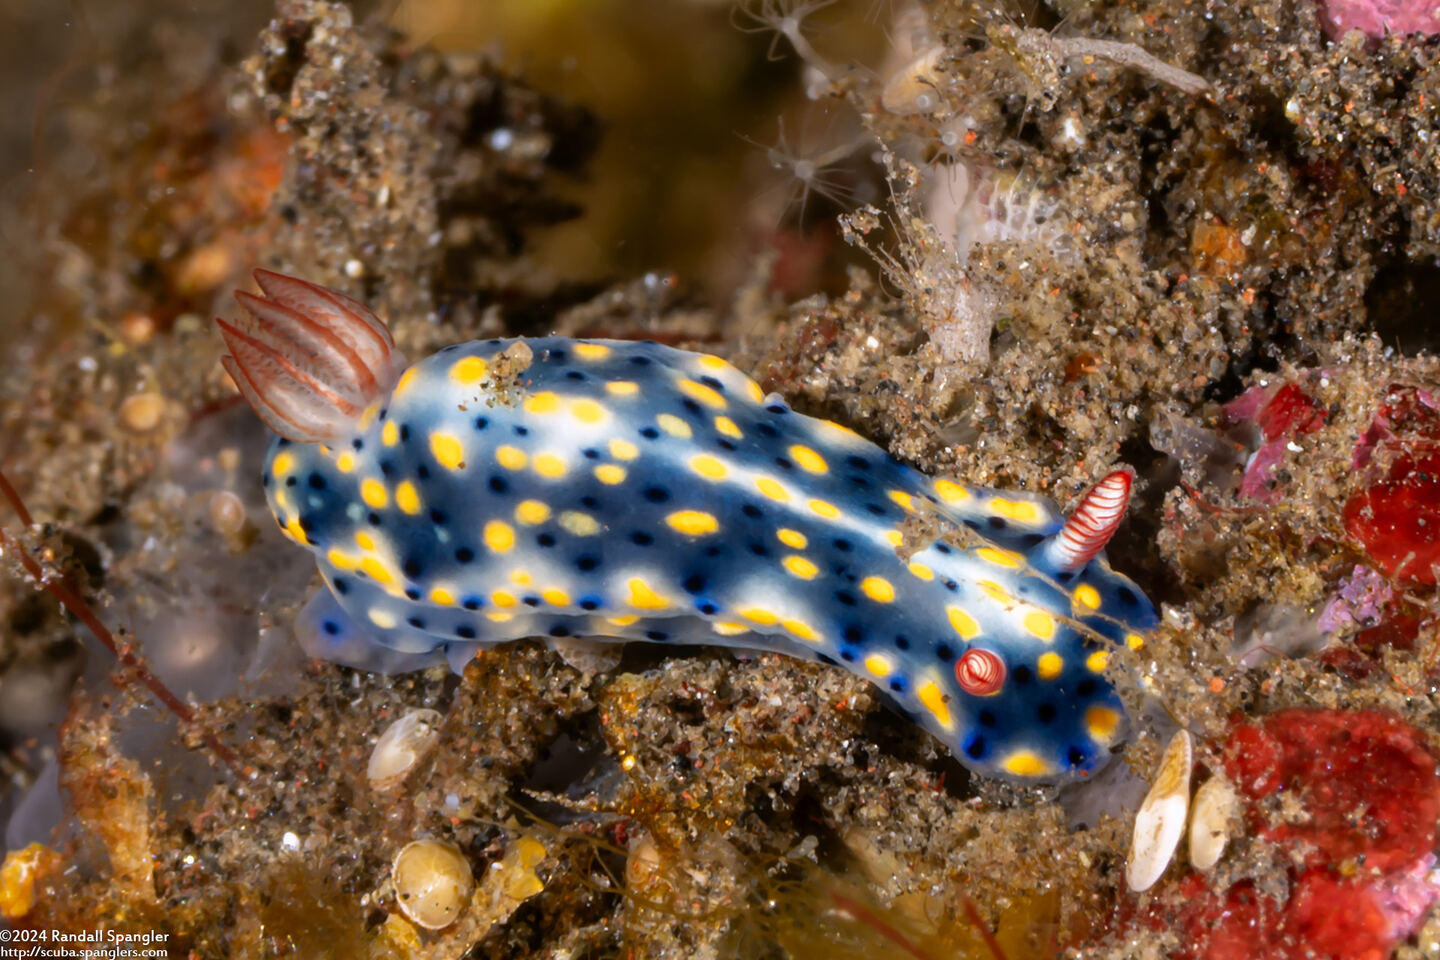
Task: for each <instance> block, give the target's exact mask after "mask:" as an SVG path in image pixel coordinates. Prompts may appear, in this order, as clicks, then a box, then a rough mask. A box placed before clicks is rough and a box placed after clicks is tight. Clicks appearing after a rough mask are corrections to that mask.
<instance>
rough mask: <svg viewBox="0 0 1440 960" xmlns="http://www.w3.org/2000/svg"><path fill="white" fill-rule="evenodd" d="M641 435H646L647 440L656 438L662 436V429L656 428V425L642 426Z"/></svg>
mask: <svg viewBox="0 0 1440 960" xmlns="http://www.w3.org/2000/svg"><path fill="white" fill-rule="evenodd" d="M640 436H642V437H644V438H645V439H646V440H654V439H655V438H657V437H659V436H660V431H659V430H656V429H655V428H654V427H641V428H640Z"/></svg>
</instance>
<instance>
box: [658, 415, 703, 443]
mask: <svg viewBox="0 0 1440 960" xmlns="http://www.w3.org/2000/svg"><path fill="white" fill-rule="evenodd" d="M655 422H656V423H657V424H658V425H659V427H660V429H661V430H664V431H665V432H666V433H668V434H670V436H672V437H679V438H681V439H682V440H687V439H689V438H690V437H692V436H694V431H693V430H691V429H690V424H688V423H686V422H685V421H684V420H681V419H680V418H679V417H677V416H675V415H674V414H673V413H662V414H660V416H658V417H656V418H655Z"/></svg>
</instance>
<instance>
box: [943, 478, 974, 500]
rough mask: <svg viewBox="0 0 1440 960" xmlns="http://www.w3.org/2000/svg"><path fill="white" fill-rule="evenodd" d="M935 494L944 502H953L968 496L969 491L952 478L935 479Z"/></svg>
mask: <svg viewBox="0 0 1440 960" xmlns="http://www.w3.org/2000/svg"><path fill="white" fill-rule="evenodd" d="M935 494H936V495H937V496H938V497H939V498H940V499H941V500H944V501H945V502H946V503H955V502H956V501H959V500H966V499H969V497H970V491H969V490H966V489H965V488H964V487H962V486H960V484H958V483H956V482H955V481H953V480H936V481H935Z"/></svg>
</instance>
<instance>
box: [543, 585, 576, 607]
mask: <svg viewBox="0 0 1440 960" xmlns="http://www.w3.org/2000/svg"><path fill="white" fill-rule="evenodd" d="M540 596H541V597H542V598H543V599H544V601H545V602H546V603H548V604H550V606H552V607H568V606H569V605H570V594H568V593H566V592H565V591H564V590H561V589H560V588H558V587H551V588H549V589H548V590H541V591H540Z"/></svg>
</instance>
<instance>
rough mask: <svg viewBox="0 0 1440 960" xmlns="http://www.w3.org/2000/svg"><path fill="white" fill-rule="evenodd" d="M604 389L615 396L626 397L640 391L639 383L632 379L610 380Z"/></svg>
mask: <svg viewBox="0 0 1440 960" xmlns="http://www.w3.org/2000/svg"><path fill="white" fill-rule="evenodd" d="M605 390H606V392H607V393H612V394H614V395H615V396H617V397H628V396H630V395H631V394H632V393H639V392H640V384H638V383H636V382H635V381H633V380H611V381H610V382H609V383H607V384H605Z"/></svg>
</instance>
